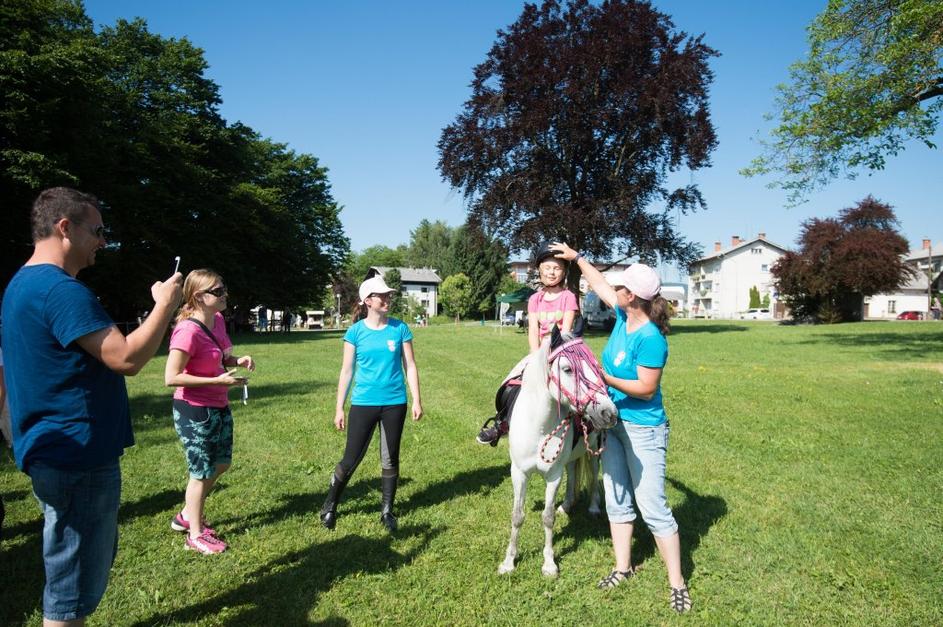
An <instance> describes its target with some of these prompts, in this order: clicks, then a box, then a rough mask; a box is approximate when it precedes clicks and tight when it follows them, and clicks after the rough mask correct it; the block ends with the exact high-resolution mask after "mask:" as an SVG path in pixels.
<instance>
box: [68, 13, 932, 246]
mask: <svg viewBox="0 0 943 627" xmlns="http://www.w3.org/2000/svg"><path fill="white" fill-rule="evenodd" d="M653 4H654V5H655V6H656V7H657V8H658V9H659V10H661V11H663V12H665V13H667V14H668V15H670V16H672V18H673V21H674V23H675V26H676V28H677V29H679V30H683V31H685V32H687V33H689V34H701V33H703V34H704V35H705V42H706V43H707V44H708V45H710V46H712V47H713V48H715V49H717V50H718V51H719V52H721V54H722V56H721V57H719V58H716V59H714V60H713V61H712V69H713V71H714V74H715V81H714V84H713V87H712V90H711V114H712V117H713V120H714V124H715V126H716V128H717V133H718V138H719V147H718V149H717V150H716V151H715V152H714V154H713V158H712V161H713V166H712V167H711V168H710V169H702V170H700V171H697V172H695V173H688V172H682V173H680V174H679V175H678V176H679V177H681V180H683V181H684V182H686V181H687V180H693V181H695V182H697V183H698V184H699V185H700V187H701V190H702V191H703V193H704V195H705V197H706V200H707V203H708V210H707V211H704V212H699V213H697V214H693V215H687V216H680V217H679V228H680V231H681V232H682V233H683V234H684V236H685V237H687V238H688V239H689V240H692V241H694V242H698V243H700V244H701V245H702V246H703V247H704V250H705V252H709V251H711V250H712V249H713V242H715V241H721V242H723V243H724V245H725V246H726V245H729V243H730V238H731V236H732V235H739V236H741V237H752V236H754V235H756V233H758V232H765V233H766V235H767V237H768V238H769V239H771V240H772V241H774V242H776V243H779V244H782V245H785V246H792V245H793V243H794V241H795V238H796V236H797V235H798V232H799V226H800V223H801V222H802V221H803V220H805V219H807V218H809V217H813V216H814V217H826V216H831V215H835V213H836V212H837V211H838V210H839V209H841V208H843V207H848V206H851V205H853V204H854V203H855V202H856V201H858V200H860V199H862V198H864V197H865V196H866V195H868V194H872V195H874V196H875V197H877V198H878V199H880V200H882V201H884V202H887V203H889V204H891V205H893V206H894V207H895V210H896V211H897V215H898V217H899V219H900V221H901V230H902V232H903V234H904V235H905V236H906V237H907V238H908V240H909V241H910V243H911V246H912V247H914V248H916V247H919V246H920V240H921V238H923V237H930V238H932V240H933V242H934V244H935V243H937V242H943V220H941V219H940V214H941V212H940V206H941V204H943V200H941V199H943V176H941V167H940V166H941V163H943V152H941V150H939V149H937V150H931V149H928V148H926V147H924V146H922V145H917V144H915V145H912V146H911V147H910V148H909V149H908V150H907V151H906V152H905V153H904V154H902V155H901V156H899V157H897V158H894V159H892V160H890V161H889V163H888V167H887V168H886V169H885V170H884V171H882V172H878V173H876V174H873V175H871V176H868V175H867V174H862V175H861V176H859V178H858V179H857V180H854V181H844V180H842V181H836V182H835V183H833V184H832V185H831V186H829V187H828V189H826V190H824V191H822V192H820V193H817V194H815V195H813V196H812V197H811V198H810V200H809V202H807V203H806V204H803V205H801V206H799V207H795V208H791V209H787V208H784V205H785V200H786V196H785V193H784V192H782V191H778V190H770V189H767V188H766V183H767V182H768V180H763V179H744V178H743V177H741V176H740V175H739V174H737V171H738V170H739V169H740V168H742V167H744V166H745V165H747V164H748V163H749V161H750V159H751V158H753V157H754V156H755V155H756V154H757V152H758V146H757V144H756V143H755V141H754V137H755V136H756V133H757V132H758V131H760V130H761V129H765V128H768V123H767V122H765V121H764V119H763V115H764V113H767V112H769V111H771V110H772V104H773V99H774V97H775V86H776V85H777V84H778V83H781V82H784V81H785V80H786V79H787V77H788V66H789V64H790V63H792V62H793V61H795V60H796V59H799V58H800V57H801V56H802V55H803V54H804V53H805V50H806V46H805V27H806V26H807V25H808V23H809V22H810V21H811V19H812V18H813V17H814V16H815V15H816V14H817V13H819V12H820V11H821V10H822V8H823V7H824V5H825V0H819V1H809V0H790V1H789V2H756V1H755V0H752V1H747V0H721V1H715V2H705V1H703V0H659V1H655V2H653ZM85 6H86V10H87V12H88V14H89V16H90V17H91V18H92V19H93V20H94V21H95V24H96V26H101V25H108V24H113V23H114V22H115V20H117V19H118V18H127V19H131V18H134V17H142V18H144V19H145V20H146V21H147V23H148V26H149V28H150V30H151V31H152V32H156V33H160V34H161V35H164V36H167V37H187V38H188V39H190V40H191V41H192V42H193V43H194V44H195V45H197V46H199V47H201V48H203V50H204V51H205V57H206V59H207V61H208V62H209V65H210V67H209V70H208V75H209V77H210V78H212V79H213V80H214V81H216V83H218V84H219V86H220V93H221V95H222V98H223V104H222V106H221V113H222V114H223V116H224V117H225V118H226V119H227V120H228V121H229V122H231V123H232V122H236V121H241V122H243V123H245V124H248V125H249V126H251V127H252V128H254V129H255V130H256V131H258V132H259V133H261V134H262V135H264V136H266V137H270V138H272V139H273V140H275V141H279V142H284V143H286V144H288V145H289V146H290V147H291V148H292V149H294V150H296V151H299V152H306V153H310V154H313V155H315V156H316V157H317V158H318V159H319V160H320V162H321V164H322V165H323V166H326V167H327V168H328V169H329V174H328V176H329V178H330V181H331V184H332V190H333V194H334V197H335V199H336V200H337V201H338V202H339V203H340V204H341V205H342V206H343V207H344V209H343V211H342V213H341V218H342V220H343V223H344V227H345V229H346V231H347V235H348V236H349V237H350V240H351V245H352V247H353V249H354V250H362V249H364V248H366V247H367V246H371V245H373V244H385V245H388V246H395V245H397V244H400V243H408V241H409V232H410V230H411V229H413V228H415V226H416V225H417V224H418V223H419V221H420V220H421V219H423V218H428V219H431V220H435V219H441V220H445V221H446V222H448V223H449V224H450V225H453V226H457V225H459V224H461V223H462V222H463V221H464V219H465V208H464V205H463V199H462V197H461V195H460V194H458V193H457V192H455V191H453V190H451V189H450V188H449V186H448V185H447V184H446V183H444V182H443V181H442V180H441V178H440V176H439V174H438V171H437V170H436V167H435V166H436V161H437V152H436V142H437V141H438V138H439V134H440V132H441V130H442V128H443V127H444V126H446V125H447V124H449V123H450V122H451V121H452V120H453V119H454V117H455V115H456V114H457V113H458V112H459V110H460V108H461V106H462V104H463V103H464V101H465V100H466V99H467V97H468V96H469V94H470V90H469V87H468V84H469V82H470V81H471V76H472V68H473V67H474V66H475V65H477V64H478V63H480V62H481V61H482V60H484V58H485V55H486V54H487V52H488V50H489V49H490V48H491V45H492V44H493V42H494V39H495V33H496V31H497V30H498V29H499V28H504V27H506V26H507V25H509V24H511V23H512V22H513V21H514V20H515V19H516V18H517V16H518V15H519V14H520V11H521V8H522V6H523V3H522V2H517V1H513V0H477V1H475V2H450V1H447V0H440V1H438V2H430V1H421V2H410V1H404V2H398V3H392V2H377V1H373V0H361V1H359V2H302V1H295V2H286V1H281V0H269V1H268V2H264V3H261V2H257V1H254V2H248V1H242V0H238V1H237V0H233V1H228V2H194V1H193V0H186V1H182V0H162V1H161V2H153V1H147V2H145V1H143V0H121V1H116V0H88V1H87V2H86V3H85ZM937 139H938V140H939V141H938V145H940V146H943V133H940V134H938V137H937ZM934 215H935V216H937V218H935V219H934V218H933V217H932V216H934ZM519 256H520V255H515V257H519Z"/></svg>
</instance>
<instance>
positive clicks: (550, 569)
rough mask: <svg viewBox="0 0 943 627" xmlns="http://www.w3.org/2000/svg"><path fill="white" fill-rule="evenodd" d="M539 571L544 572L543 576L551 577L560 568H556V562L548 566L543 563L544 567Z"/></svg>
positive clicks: (556, 573) (558, 572)
mask: <svg viewBox="0 0 943 627" xmlns="http://www.w3.org/2000/svg"><path fill="white" fill-rule="evenodd" d="M540 572H542V573H543V574H544V577H551V578H553V577H556V576H557V575H559V574H560V569H559V568H557V565H556V564H551V565H550V566H548V565H546V564H545V565H544V567H543V568H541V569H540Z"/></svg>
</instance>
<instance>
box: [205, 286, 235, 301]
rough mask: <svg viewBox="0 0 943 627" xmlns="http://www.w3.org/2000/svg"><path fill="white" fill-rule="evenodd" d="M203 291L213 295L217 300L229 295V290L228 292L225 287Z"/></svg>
mask: <svg viewBox="0 0 943 627" xmlns="http://www.w3.org/2000/svg"><path fill="white" fill-rule="evenodd" d="M203 291H204V292H206V293H207V294H212V295H213V296H215V297H216V298H222V297H223V296H225V295H227V294H228V293H229V290H227V289H226V287H225V286H224V287H214V288H213V289H211V290H203Z"/></svg>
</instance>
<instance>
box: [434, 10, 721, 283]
mask: <svg viewBox="0 0 943 627" xmlns="http://www.w3.org/2000/svg"><path fill="white" fill-rule="evenodd" d="M716 54H717V53H716V52H715V51H714V50H712V49H711V48H709V47H708V46H706V45H704V44H703V43H702V41H701V37H689V36H688V35H687V34H685V33H683V32H679V31H676V30H675V29H674V25H673V24H672V22H671V20H670V18H669V17H668V16H667V15H665V14H663V13H659V12H658V11H656V10H655V9H653V8H652V6H651V5H650V4H648V3H645V2H636V1H634V0H612V1H607V2H603V3H601V4H599V5H594V4H590V3H589V2H586V1H585V0H575V1H573V2H566V3H562V4H561V3H559V2H555V1H553V0H547V1H545V2H544V3H543V4H542V5H541V6H539V7H538V6H536V5H533V4H527V5H525V7H524V11H523V13H522V14H521V16H520V18H518V20H517V21H516V22H515V23H514V24H512V25H511V26H510V27H509V28H507V30H502V31H498V35H497V41H496V42H495V44H494V46H493V47H492V49H491V51H490V52H489V53H488V57H487V59H486V60H485V61H484V62H483V63H481V64H480V65H478V66H477V67H476V68H475V70H474V79H473V81H472V83H471V87H472V95H471V97H470V98H469V99H468V101H467V102H466V103H465V105H464V108H463V109H462V111H461V113H460V114H459V115H458V116H457V118H456V119H455V121H454V122H453V123H452V124H450V125H449V126H447V127H446V128H445V129H444V130H443V131H442V136H441V138H440V139H439V144H438V148H439V170H440V172H441V173H442V176H443V178H444V179H446V180H447V181H449V183H451V185H452V186H453V187H455V188H458V189H460V190H461V191H462V192H463V193H464V194H465V196H466V198H467V200H468V203H469V220H470V222H471V223H474V224H477V225H480V226H481V227H482V228H483V229H484V230H485V231H486V232H488V233H493V234H495V235H497V236H499V237H501V238H502V239H504V241H505V242H507V243H508V245H509V247H510V248H511V249H512V250H518V251H519V250H522V249H528V248H531V247H533V246H534V245H535V244H537V243H538V242H539V241H540V240H543V239H561V240H566V241H567V242H568V243H569V244H570V245H572V246H574V247H575V248H577V249H579V250H580V251H582V252H585V253H589V254H590V255H594V256H605V257H607V258H613V257H621V256H632V255H639V256H640V257H641V258H642V259H645V260H649V261H651V260H653V259H655V258H656V256H658V255H660V256H661V258H662V259H663V260H669V261H671V260H674V261H678V262H681V263H684V262H687V261H690V260H691V259H693V258H695V257H696V256H697V254H698V253H699V250H698V247H697V246H696V245H694V244H692V243H690V242H687V241H685V240H684V238H683V237H681V236H680V235H679V234H678V232H677V230H676V229H677V225H676V224H675V222H674V220H673V216H674V215H675V214H676V211H678V210H679V211H681V212H682V213H685V212H688V211H694V210H696V209H698V208H705V207H706V204H705V202H704V198H703V197H702V195H701V193H700V191H699V190H698V188H697V186H696V185H694V184H693V183H692V184H689V185H683V186H681V187H678V188H677V189H669V186H668V175H669V173H670V172H672V171H676V170H680V169H681V168H687V169H688V170H691V171H693V170H697V169H698V168H702V167H704V166H707V165H709V164H710V162H709V154H710V152H711V150H712V149H713V148H714V147H715V146H716V144H717V139H716V136H715V133H714V127H713V125H712V124H711V121H710V115H709V113H708V102H707V101H708V93H707V89H708V85H709V84H710V82H711V80H712V74H711V71H710V69H709V68H708V60H709V59H710V58H711V57H712V56H715V55H716ZM571 279H572V280H574V281H575V280H578V277H571Z"/></svg>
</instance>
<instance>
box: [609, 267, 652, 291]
mask: <svg viewBox="0 0 943 627" xmlns="http://www.w3.org/2000/svg"><path fill="white" fill-rule="evenodd" d="M610 283H612V284H613V285H621V286H622V287H625V288H626V289H628V290H629V291H630V292H632V293H633V294H635V295H636V296H638V297H639V298H644V299H645V300H653V299H654V298H655V297H656V296H658V294H659V293H661V279H659V278H658V275H657V274H655V271H654V270H652V269H651V267H649V266H646V265H645V264H644V263H633V264H632V265H631V266H629V267H628V268H626V269H625V271H624V272H623V273H622V274H620V275H618V276H617V277H614V278H613V280H611V281H610Z"/></svg>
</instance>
